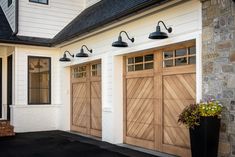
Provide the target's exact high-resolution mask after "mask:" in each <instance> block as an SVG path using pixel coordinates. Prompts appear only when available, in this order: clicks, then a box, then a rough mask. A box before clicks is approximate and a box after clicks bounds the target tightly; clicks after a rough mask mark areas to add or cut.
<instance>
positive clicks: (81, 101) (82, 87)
mask: <svg viewBox="0 0 235 157" xmlns="http://www.w3.org/2000/svg"><path fill="white" fill-rule="evenodd" d="M72 88H73V89H72V94H73V104H72V105H73V106H72V108H73V113H72V114H73V115H72V116H73V117H72V124H73V125H75V126H78V127H84V128H86V127H87V118H88V115H87V105H88V104H87V90H86V83H74V84H73V85H72Z"/></svg>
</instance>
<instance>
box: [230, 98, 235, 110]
mask: <svg viewBox="0 0 235 157" xmlns="http://www.w3.org/2000/svg"><path fill="white" fill-rule="evenodd" d="M230 110H231V111H235V101H234V100H232V101H231V103H230Z"/></svg>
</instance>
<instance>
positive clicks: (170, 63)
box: [164, 60, 173, 67]
mask: <svg viewBox="0 0 235 157" xmlns="http://www.w3.org/2000/svg"><path fill="white" fill-rule="evenodd" d="M172 66H173V60H166V61H164V67H172Z"/></svg>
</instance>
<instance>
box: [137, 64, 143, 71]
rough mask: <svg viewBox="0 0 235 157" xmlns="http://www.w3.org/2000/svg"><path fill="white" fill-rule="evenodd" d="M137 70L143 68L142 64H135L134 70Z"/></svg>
mask: <svg viewBox="0 0 235 157" xmlns="http://www.w3.org/2000/svg"><path fill="white" fill-rule="evenodd" d="M138 70H143V64H137V65H135V71H138Z"/></svg>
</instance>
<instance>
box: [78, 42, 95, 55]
mask: <svg viewBox="0 0 235 157" xmlns="http://www.w3.org/2000/svg"><path fill="white" fill-rule="evenodd" d="M83 47H85V48H86V49H87V51H89V52H90V53H92V49H90V50H89V49H88V47H87V46H86V45H82V47H81V50H80V52H79V53H77V55H76V57H88V54H87V53H85V52H84V49H83Z"/></svg>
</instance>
